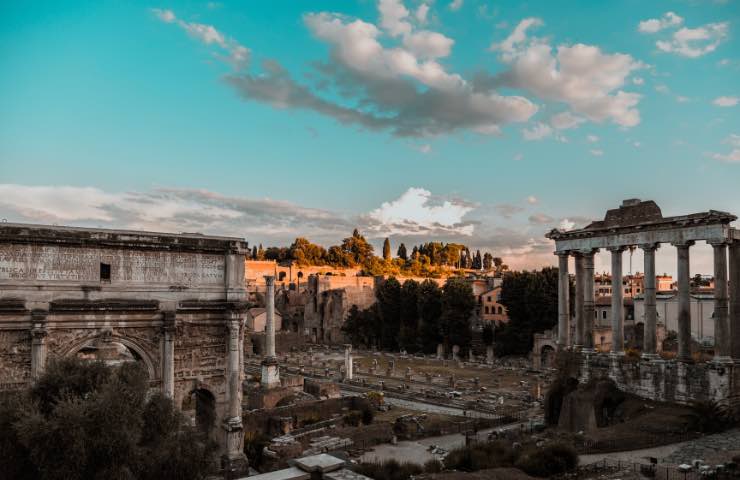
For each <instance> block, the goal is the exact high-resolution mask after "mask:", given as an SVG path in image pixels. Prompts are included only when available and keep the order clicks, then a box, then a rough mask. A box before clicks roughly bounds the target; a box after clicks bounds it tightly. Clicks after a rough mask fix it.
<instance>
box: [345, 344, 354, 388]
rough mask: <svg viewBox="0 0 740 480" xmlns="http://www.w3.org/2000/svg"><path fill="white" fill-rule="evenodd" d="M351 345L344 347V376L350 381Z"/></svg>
mask: <svg viewBox="0 0 740 480" xmlns="http://www.w3.org/2000/svg"><path fill="white" fill-rule="evenodd" d="M352 374H353V372H352V345H351V344H346V345H345V346H344V375H345V378H346V379H347V380H352Z"/></svg>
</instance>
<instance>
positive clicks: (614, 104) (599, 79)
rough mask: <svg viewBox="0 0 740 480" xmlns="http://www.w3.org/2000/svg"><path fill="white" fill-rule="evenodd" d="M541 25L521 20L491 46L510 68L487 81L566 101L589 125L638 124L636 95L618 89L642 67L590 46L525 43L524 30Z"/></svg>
mask: <svg viewBox="0 0 740 480" xmlns="http://www.w3.org/2000/svg"><path fill="white" fill-rule="evenodd" d="M542 24H543V23H542V20H540V19H538V18H526V19H524V20H522V21H521V22H519V24H518V25H517V26H516V28H514V30H513V32H512V33H511V34H510V35H509V37H507V38H506V39H505V40H503V41H502V42H500V43H494V44H492V45H491V50H494V51H498V52H500V59H501V60H502V61H503V62H504V63H507V64H510V66H511V69H510V70H509V71H507V72H504V73H502V74H500V75H498V76H496V77H493V82H494V83H499V84H504V85H507V86H511V87H514V88H521V89H524V90H527V91H529V92H532V93H534V94H535V95H537V96H539V97H540V98H543V99H547V100H554V101H559V102H563V103H566V104H567V105H569V106H570V108H571V110H572V111H573V112H574V113H576V114H580V115H583V116H584V117H586V118H588V119H589V120H591V121H595V122H601V121H605V120H609V121H612V122H614V123H616V124H618V125H620V126H623V127H632V126H635V125H637V124H638V123H640V112H639V111H638V110H637V108H635V107H636V106H637V104H638V103H639V101H640V97H641V96H640V95H639V94H637V93H631V92H625V91H623V90H621V88H622V87H623V86H624V85H625V83H626V80H627V78H628V77H629V76H630V75H631V74H632V72H634V71H635V70H639V69H641V68H644V67H645V65H644V64H643V63H641V62H639V61H636V60H635V59H633V58H632V56H630V55H627V54H622V53H615V54H608V53H604V52H602V51H601V49H600V48H599V47H597V46H593V45H584V44H582V43H578V44H575V45H558V46H557V47H555V48H553V47H552V46H551V45H550V44H549V43H548V41H547V40H545V39H538V38H532V39H528V38H527V31H528V30H529V29H531V28H533V27H537V26H540V25H542Z"/></svg>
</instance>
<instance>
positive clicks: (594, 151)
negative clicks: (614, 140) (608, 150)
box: [589, 148, 604, 157]
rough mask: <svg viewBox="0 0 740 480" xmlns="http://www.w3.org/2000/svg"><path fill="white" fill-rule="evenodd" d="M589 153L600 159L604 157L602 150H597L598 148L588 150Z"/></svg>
mask: <svg viewBox="0 0 740 480" xmlns="http://www.w3.org/2000/svg"><path fill="white" fill-rule="evenodd" d="M589 152H590V153H591V155H593V156H594V157H600V156H602V155H604V151H603V150H599V149H598V148H594V149H592V150H589Z"/></svg>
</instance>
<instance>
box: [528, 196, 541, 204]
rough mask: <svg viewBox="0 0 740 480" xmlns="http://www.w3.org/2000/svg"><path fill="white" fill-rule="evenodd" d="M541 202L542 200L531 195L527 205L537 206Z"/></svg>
mask: <svg viewBox="0 0 740 480" xmlns="http://www.w3.org/2000/svg"><path fill="white" fill-rule="evenodd" d="M539 201H540V200H539V199H538V198H537V197H535V196H534V195H530V196H528V197H527V203H528V204H530V205H536V204H537V202H539Z"/></svg>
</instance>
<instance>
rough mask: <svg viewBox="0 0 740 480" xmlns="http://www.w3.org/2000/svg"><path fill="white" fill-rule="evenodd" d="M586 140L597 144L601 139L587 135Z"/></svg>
mask: <svg viewBox="0 0 740 480" xmlns="http://www.w3.org/2000/svg"><path fill="white" fill-rule="evenodd" d="M586 140H588V141H589V142H591V143H596V142H598V141H599V137H597V136H596V135H587V136H586Z"/></svg>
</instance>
